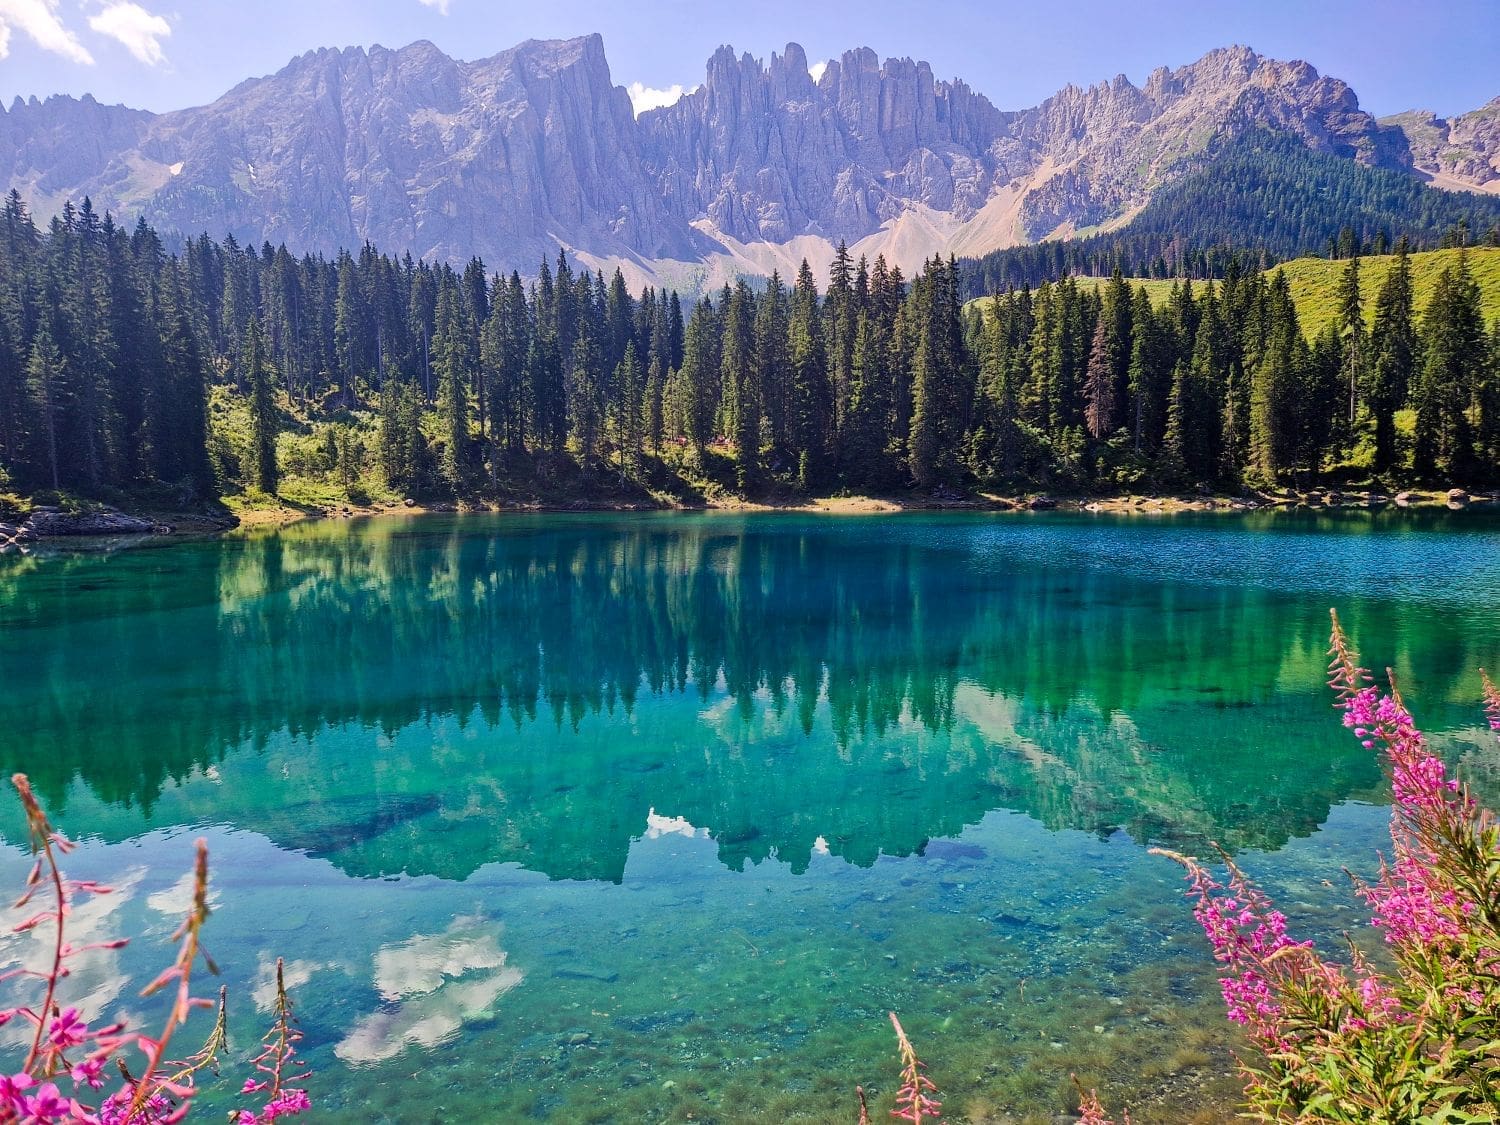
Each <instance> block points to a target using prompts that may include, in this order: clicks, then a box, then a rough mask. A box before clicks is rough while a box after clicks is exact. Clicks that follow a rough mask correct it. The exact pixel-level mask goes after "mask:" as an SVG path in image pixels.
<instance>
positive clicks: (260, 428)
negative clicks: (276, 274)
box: [240, 317, 281, 496]
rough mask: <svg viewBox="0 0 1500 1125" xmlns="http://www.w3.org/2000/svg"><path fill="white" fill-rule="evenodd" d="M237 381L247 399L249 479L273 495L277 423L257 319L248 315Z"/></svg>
mask: <svg viewBox="0 0 1500 1125" xmlns="http://www.w3.org/2000/svg"><path fill="white" fill-rule="evenodd" d="M240 381H241V382H242V383H244V385H245V387H246V388H247V392H248V395H249V399H250V461H249V469H250V473H249V481H250V483H251V484H253V485H254V486H255V487H256V488H258V489H260V490H261V491H262V492H264V493H266V494H267V495H270V496H274V495H276V488H277V485H278V484H279V483H280V480H281V474H280V470H279V467H278V465H277V463H276V435H277V433H278V432H279V430H280V428H281V425H280V419H279V417H278V415H277V411H276V401H275V398H274V392H273V390H272V386H271V365H270V362H269V361H268V360H267V359H266V354H265V341H264V339H263V337H262V335H261V327H260V320H259V318H257V317H252V318H251V319H250V321H249V322H248V323H247V324H246V326H245V332H244V340H243V342H242V344H241V346H240Z"/></svg>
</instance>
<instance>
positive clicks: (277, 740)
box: [0, 513, 1500, 1122]
mask: <svg viewBox="0 0 1500 1125" xmlns="http://www.w3.org/2000/svg"><path fill="white" fill-rule="evenodd" d="M1497 594H1500V522H1497V521H1495V520H1493V519H1491V518H1488V517H1486V516H1484V515H1483V514H1481V513H1458V514H1455V515H1451V516H1449V515H1443V516H1420V515H1417V514H1413V513H1387V514H1383V515H1376V516H1372V515H1370V514H1368V513H1327V514H1323V515H1320V516H1313V515H1297V514H1292V513H1253V514H1249V515H1245V516H1242V517H1241V516H1225V515H1212V516H1179V517H1172V518H1161V519H1148V518H1111V517H1093V516H1070V515H1048V516H1035V515H1004V514H1002V515H954V514H933V515H903V516H896V517H892V516H880V517H847V518H829V517H810V516H795V515H754V516H738V515H726V514H706V515H645V516H594V515H589V516H560V515H548V516H518V515H500V516H463V517H451V518H449V517H435V516H426V517H420V518H399V517H392V518H381V519H373V520H366V521H356V522H353V523H318V524H307V525H300V526H295V527H291V528H288V529H285V530H282V531H279V532H273V533H258V534H245V535H239V536H230V537H226V538H224V539H221V540H215V541H209V542H201V543H178V544H169V545H162V546H155V545H153V546H150V547H148V548H144V549H138V550H132V551H126V552H120V553H116V554H113V555H109V556H104V557H101V556H97V555H70V554H55V555H51V556H48V557H31V558H25V559H9V560H0V636H3V639H4V644H3V645H0V732H3V734H0V759H3V760H0V766H3V767H4V768H5V769H7V770H11V769H23V770H25V771H26V772H28V773H29V774H30V775H31V776H32V778H33V781H34V783H35V784H36V785H37V787H38V789H39V791H40V792H41V793H42V794H43V796H44V797H45V799H46V800H47V802H48V804H49V806H50V808H51V809H52V810H53V812H54V813H55V814H56V819H57V820H58V821H59V822H60V823H61V824H62V825H63V826H64V827H65V828H66V829H67V830H69V831H70V832H72V833H73V834H74V835H75V836H79V837H82V838H83V839H84V840H85V846H84V847H83V848H82V849H81V850H80V853H79V854H78V856H77V857H76V859H77V862H76V863H75V865H74V866H75V869H76V870H77V871H78V872H79V874H84V873H96V874H99V875H100V876H103V877H107V878H108V879H110V880H111V881H113V882H115V883H116V884H117V885H119V886H120V888H121V890H120V893H119V894H117V895H116V896H113V897H112V898H110V899H107V900H101V903H100V904H99V906H98V907H96V908H95V910H94V911H92V912H90V913H88V914H87V915H85V916H82V917H81V918H80V919H79V926H80V928H83V929H86V930H87V931H88V932H89V933H90V934H98V935H105V934H113V933H116V932H131V933H137V932H142V931H144V932H145V934H146V936H145V937H143V938H141V939H140V940H138V941H137V942H135V943H134V944H133V945H132V947H131V948H130V949H128V950H126V951H125V952H123V953H98V954H94V955H91V959H90V961H89V962H88V963H87V964H86V965H85V966H84V967H83V969H82V970H81V971H80V972H79V974H78V977H77V979H76V981H75V982H74V984H75V987H76V988H77V989H78V992H79V993H80V994H84V995H87V996H88V998H89V1000H90V1002H91V1003H93V1004H94V1005H96V1006H99V1007H101V1008H103V1009H105V1010H108V1011H116V1010H126V1011H129V1012H132V1013H138V1012H141V1011H144V1010H147V1006H146V1005H144V1004H143V1003H142V1002H141V1001H139V1000H138V999H136V998H135V990H136V988H137V987H138V986H139V984H140V983H143V982H144V980H146V979H149V977H150V975H154V971H155V968H156V967H159V962H160V961H161V960H162V959H163V957H164V956H165V954H164V952H163V951H164V948H165V946H164V943H165V940H166V937H167V935H168V934H169V932H170V930H171V929H172V927H173V925H174V924H175V913H176V912H177V911H178V910H180V908H181V905H182V903H183V901H184V895H185V890H184V886H185V885H184V884H183V883H182V882H181V876H182V873H183V872H184V871H185V870H186V868H187V864H188V860H189V853H190V842H191V840H192V838H193V837H195V836H197V835H204V836H206V837H207V838H208V840H209V844H210V847H211V849H212V854H213V865H214V875H215V887H216V891H215V893H216V899H217V910H216V913H215V917H214V920H213V922H212V929H211V934H212V951H213V953H214V954H215V957H216V959H217V960H218V961H219V962H220V963H221V964H222V966H223V968H224V976H225V981H226V983H227V984H228V985H229V987H230V990H231V1001H232V1004H233V1010H234V1012H235V1018H234V1021H233V1025H232V1027H233V1030H234V1031H235V1032H236V1036H237V1045H243V1046H248V1045H249V1044H251V1043H253V1041H254V1039H255V1038H256V1037H257V1036H258V1034H259V1032H258V1024H259V1022H260V1020H261V1018H262V1017H261V1015H260V1013H258V1012H257V1010H256V1009H257V1006H261V1007H264V1005H265V1004H266V1003H267V1001H268V996H269V994H268V982H269V979H270V975H269V974H270V970H271V966H272V964H273V963H274V957H275V956H277V955H280V956H283V957H285V958H286V959H287V962H288V966H289V976H290V979H291V981H292V983H293V984H294V985H295V988H294V995H295V997H296V999H297V1000H298V1002H299V1004H300V1010H301V1013H302V1018H303V1024H304V1028H305V1030H306V1032H307V1036H308V1038H307V1048H308V1053H309V1055H310V1057H311V1059H312V1061H313V1063H314V1066H315V1067H316V1069H317V1071H318V1075H317V1079H316V1082H315V1086H314V1090H315V1095H316V1100H317V1105H318V1109H319V1119H320V1120H330V1121H363V1120H376V1121H385V1120H389V1121H397V1120H399V1121H460V1120H462V1121H480V1120H483V1121H528V1120H555V1121H617V1122H635V1121H653V1120H670V1121H684V1120H696V1121H721V1122H732V1121H758V1120H767V1119H774V1118H776V1117H778V1116H779V1117H782V1118H793V1119H796V1118H805V1119H808V1120H815V1121H822V1120H827V1121H848V1120H851V1119H852V1116H853V1114H852V1109H851V1104H852V1103H851V1093H852V1087H853V1085H854V1083H856V1082H862V1083H863V1084H864V1085H865V1086H866V1087H867V1088H870V1089H873V1090H875V1091H877V1092H878V1093H880V1094H883V1095H885V1096H886V1097H887V1098H888V1096H889V1094H890V1092H891V1090H892V1087H893V1085H894V1083H893V1081H892V1074H893V1071H894V1065H893V1064H894V1058H893V1055H892V1051H891V1042H890V1036H889V1033H888V1025H886V1024H885V1022H884V1013H885V1011H886V1010H888V1009H891V1008H894V1009H896V1010H897V1011H899V1012H900V1013H901V1014H902V1017H903V1020H904V1022H905V1023H906V1024H907V1027H908V1029H909V1030H910V1031H911V1033H912V1034H913V1036H914V1038H915V1039H916V1040H917V1042H918V1044H919V1046H920V1047H921V1048H922V1049H923V1050H924V1051H925V1052H926V1054H927V1055H929V1056H930V1057H931V1060H932V1066H933V1073H934V1077H935V1078H936V1079H937V1080H938V1082H939V1084H940V1086H941V1087H942V1089H943V1091H944V1093H945V1094H946V1095H947V1099H948V1100H947V1104H946V1108H947V1109H949V1110H951V1111H952V1112H953V1113H954V1115H956V1116H957V1115H966V1116H968V1117H969V1118H970V1119H972V1120H986V1119H989V1118H992V1117H994V1118H998V1117H999V1116H1000V1115H1002V1114H1012V1115H1017V1116H1026V1115H1032V1116H1035V1117H1036V1119H1038V1120H1044V1119H1046V1118H1047V1117H1048V1116H1050V1115H1053V1114H1056V1113H1058V1112H1062V1111H1064V1110H1066V1109H1067V1108H1068V1107H1069V1105H1070V1104H1071V1103H1070V1094H1069V1083H1068V1075H1069V1073H1070V1072H1073V1071H1076V1072H1077V1073H1078V1074H1079V1076H1080V1078H1082V1079H1084V1080H1085V1081H1086V1082H1088V1083H1089V1084H1098V1085H1100V1086H1101V1087H1103V1088H1104V1090H1105V1091H1106V1093H1107V1094H1108V1095H1109V1096H1110V1098H1111V1100H1112V1101H1113V1102H1114V1103H1115V1104H1124V1103H1129V1104H1133V1105H1135V1106H1136V1107H1137V1114H1136V1116H1137V1119H1138V1120H1146V1121H1150V1120H1187V1119H1190V1117H1191V1115H1192V1113H1193V1112H1194V1110H1195V1109H1198V1110H1204V1111H1207V1112H1210V1113H1213V1112H1222V1107H1223V1106H1224V1104H1225V1102H1224V1101H1223V1099H1225V1098H1226V1097H1228V1096H1229V1095H1230V1094H1231V1093H1232V1090H1233V1082H1232V1079H1231V1078H1230V1077H1229V1075H1230V1073H1231V1071H1232V1060H1231V1057H1230V1051H1231V1050H1232V1048H1233V1046H1234V1042H1235V1041H1234V1039H1233V1037H1232V1035H1231V1034H1230V1033H1229V1032H1228V1031H1227V1030H1226V1029H1225V1028H1224V1027H1223V1024H1222V1017H1221V1015H1220V1011H1219V1007H1218V1002H1217V1000H1216V999H1215V990H1214V988H1213V985H1212V976H1211V965H1210V964H1209V961H1208V958H1207V955H1206V953H1205V951H1204V949H1203V947H1202V943H1201V940H1200V939H1199V938H1198V936H1197V935H1196V933H1195V932H1194V930H1193V927H1192V922H1191V918H1190V916H1189V915H1188V913H1187V910H1186V908H1185V906H1184V904H1183V902H1182V900H1181V898H1180V883H1179V880H1178V876H1177V872H1176V871H1175V869H1173V868H1172V867H1171V865H1170V864H1167V863H1165V861H1162V860H1160V859H1156V858H1153V857H1150V856H1148V855H1147V854H1146V853H1145V848H1146V847H1147V846H1148V845H1150V844H1158V843H1159V844H1166V845H1168V846H1171V847H1174V848H1178V849H1181V850H1187V851H1194V852H1202V851H1204V850H1206V849H1207V848H1208V847H1209V846H1210V843H1211V842H1217V843H1219V844H1221V845H1223V846H1224V847H1226V848H1229V849H1231V850H1232V851H1235V852H1237V853H1240V854H1241V855H1242V856H1243V857H1244V862H1245V863H1246V864H1247V865H1249V866H1250V867H1251V868H1252V869H1253V870H1254V871H1255V872H1256V873H1257V874H1260V875H1262V876H1263V877H1264V878H1265V880H1266V881H1267V883H1268V884H1269V885H1270V886H1271V887H1272V888H1273V889H1274V890H1275V891H1276V892H1277V893H1278V894H1279V896H1280V897H1281V898H1282V899H1283V901H1284V902H1285V903H1286V904H1287V905H1288V907H1289V912H1290V913H1291V914H1292V916H1293V919H1294V925H1296V926H1298V927H1299V928H1300V929H1302V930H1303V931H1304V932H1307V933H1309V934H1314V935H1317V936H1320V937H1323V938H1328V939H1332V938H1333V937H1334V935H1336V934H1337V933H1338V932H1339V931H1341V930H1343V929H1346V928H1350V927H1354V926H1357V924H1358V922H1359V920H1360V917H1359V914H1358V911H1357V910H1356V909H1355V908H1354V907H1353V904H1352V903H1351V902H1350V901H1349V896H1348V894H1347V892H1346V890H1345V889H1344V884H1343V876H1342V874H1341V870H1342V868H1343V867H1344V866H1351V867H1354V868H1356V869H1365V870H1368V869H1369V868H1370V867H1371V866H1372V862H1373V855H1374V849H1375V848H1377V847H1378V846H1379V845H1380V843H1381V842H1382V839H1383V836H1384V832H1385V822H1386V810H1385V809H1384V808H1383V807H1381V802H1382V801H1383V800H1384V795H1383V786H1382V780H1381V774H1380V771H1379V768H1378V765H1377V763H1375V762H1374V761H1373V760H1372V759H1371V758H1370V756H1369V755H1368V754H1367V753H1366V752H1364V751H1363V750H1361V749H1360V748H1359V746H1358V744H1357V743H1356V742H1354V740H1352V739H1351V738H1347V737H1345V736H1344V735H1343V732H1341V731H1340V730H1339V728H1338V726H1337V723H1336V720H1335V718H1334V716H1333V713H1332V711H1331V710H1330V708H1329V706H1328V703H1329V701H1328V698H1327V694H1326V691H1325V689H1324V688H1323V686H1322V684H1323V679H1324V671H1323V668H1324V663H1325V658H1324V655H1323V652H1324V649H1325V647H1326V634H1327V610H1328V607H1329V606H1330V605H1337V606H1338V607H1339V608H1340V611H1341V613H1342V614H1343V616H1344V618H1345V621H1346V623H1347V624H1348V625H1349V627H1350V630H1351V632H1352V633H1353V634H1354V635H1355V637H1356V639H1357V640H1358V641H1359V642H1360V643H1361V645H1362V646H1363V647H1364V649H1365V650H1366V655H1367V657H1368V660H1369V662H1371V663H1374V664H1376V665H1378V666H1384V665H1388V664H1389V665H1394V666H1395V667H1396V668H1397V669H1398V670H1399V671H1400V673H1401V674H1402V675H1403V677H1404V679H1405V683H1404V687H1405V689H1406V690H1407V692H1408V693H1409V694H1410V695H1411V697H1412V698H1413V699H1414V700H1415V702H1416V705H1417V707H1418V710H1419V715H1420V717H1421V718H1422V720H1423V721H1424V722H1425V723H1426V724H1427V725H1428V727H1429V728H1430V729H1432V730H1433V731H1435V732H1438V733H1439V734H1440V736H1441V737H1440V739H1439V743H1440V745H1441V746H1442V747H1443V749H1444V751H1445V752H1446V753H1448V754H1449V755H1450V756H1451V757H1452V758H1453V760H1454V761H1455V762H1457V763H1458V764H1459V765H1460V768H1462V769H1463V770H1464V771H1465V772H1466V773H1467V774H1468V775H1469V776H1470V777H1471V778H1473V779H1474V780H1475V782H1476V783H1477V784H1478V785H1479V786H1480V787H1481V789H1482V790H1483V791H1485V792H1487V793H1491V794H1493V793H1495V792H1497V791H1500V785H1497V784H1496V779H1497V776H1500V775H1497V761H1500V756H1497V754H1496V753H1495V752H1494V751H1493V750H1492V748H1491V745H1490V741H1489V739H1488V737H1487V735H1486V734H1485V733H1484V732H1483V731H1482V730H1481V725H1482V724H1481V722H1480V716H1479V712H1478V710H1477V708H1476V707H1475V706H1474V702H1473V701H1474V698H1475V696H1476V695H1477V687H1478V684H1477V673H1476V672H1475V669H1476V668H1477V667H1479V666H1481V665H1487V666H1495V665H1496V664H1497V663H1500V619H1497V616H1496V614H1495V612H1494V609H1493V607H1494V606H1495V605H1496V604H1497ZM0 835H3V838H4V840H6V841H8V842H9V845H8V847H6V848H5V850H4V854H3V858H0V877H6V876H9V877H13V878H19V877H20V874H21V873H22V871H23V870H24V863H25V859H24V853H23V851H22V849H21V847H20V846H19V845H20V842H21V841H22V839H23V834H22V830H21V827H20V822H19V817H18V812H17V810H16V808H15V806H14V803H13V802H9V801H7V802H6V803H5V804H3V805H0ZM1325 881H1329V882H1332V883H1333V885H1332V886H1329V885H1326V883H1325ZM8 950H9V951H8V952H6V953H4V956H6V957H10V958H14V957H15V956H18V955H19V952H20V950H19V949H18V948H17V947H16V946H15V945H14V943H13V944H12V946H11V947H8ZM226 1100H228V1101H232V1098H229V1099H226Z"/></svg>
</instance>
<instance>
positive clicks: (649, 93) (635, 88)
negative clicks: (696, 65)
mask: <svg viewBox="0 0 1500 1125" xmlns="http://www.w3.org/2000/svg"><path fill="white" fill-rule="evenodd" d="M424 2H425V0H424ZM697 88H698V87H696V86H694V87H693V88H692V89H691V90H687V89H683V87H682V84H681V83H678V84H676V85H672V86H668V87H667V88H666V89H665V90H657V89H654V88H653V87H651V86H647V85H644V84H643V83H640V82H632V83H631V84H630V85H629V86H626V87H625V92H626V93H628V94H629V95H630V104H631V106H632V107H633V108H634V110H635V115H636V116H637V117H639V116H640V115H641V114H643V113H645V112H646V111H647V110H648V109H661V108H662V106H668V105H673V104H674V103H676V102H677V101H679V100H680V99H681V98H682V97H683V95H684V94H691V93H692V92H693V90H696V89H697Z"/></svg>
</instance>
